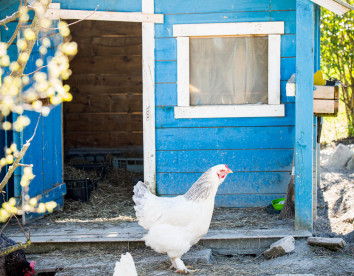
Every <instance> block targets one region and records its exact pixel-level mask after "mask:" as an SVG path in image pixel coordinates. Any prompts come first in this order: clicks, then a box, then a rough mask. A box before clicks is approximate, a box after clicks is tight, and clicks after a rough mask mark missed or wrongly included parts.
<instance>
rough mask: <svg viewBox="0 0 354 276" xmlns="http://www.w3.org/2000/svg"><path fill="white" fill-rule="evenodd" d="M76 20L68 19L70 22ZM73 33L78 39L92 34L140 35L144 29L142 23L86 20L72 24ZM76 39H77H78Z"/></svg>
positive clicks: (108, 35) (109, 35) (102, 35)
mask: <svg viewBox="0 0 354 276" xmlns="http://www.w3.org/2000/svg"><path fill="white" fill-rule="evenodd" d="M72 22H75V20H68V23H72ZM70 32H71V35H72V36H74V37H75V39H76V40H81V39H87V38H88V37H92V36H101V37H112V36H122V37H123V36H140V37H141V35H142V33H141V32H142V29H141V24H140V23H132V22H113V21H94V20H84V21H82V22H80V24H74V25H71V26H70ZM76 40H75V41H76Z"/></svg>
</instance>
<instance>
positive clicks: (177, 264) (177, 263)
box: [171, 258, 197, 274]
mask: <svg viewBox="0 0 354 276" xmlns="http://www.w3.org/2000/svg"><path fill="white" fill-rule="evenodd" d="M171 261H172V265H171V268H175V269H176V270H175V272H176V273H184V274H188V273H190V272H195V271H197V270H190V269H188V268H187V267H186V266H185V265H184V263H183V261H182V260H181V259H180V258H171Z"/></svg>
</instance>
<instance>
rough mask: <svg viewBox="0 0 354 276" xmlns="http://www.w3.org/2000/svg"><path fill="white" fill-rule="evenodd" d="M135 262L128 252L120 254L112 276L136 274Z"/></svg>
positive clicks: (135, 275) (134, 275) (132, 275)
mask: <svg viewBox="0 0 354 276" xmlns="http://www.w3.org/2000/svg"><path fill="white" fill-rule="evenodd" d="M137 275H138V274H137V272H136V268H135V263H134V260H133V257H132V255H130V253H129V252H127V253H126V254H122V255H121V257H120V261H119V262H116V266H115V267H114V273H113V276H137Z"/></svg>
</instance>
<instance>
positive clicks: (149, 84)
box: [142, 0, 156, 194]
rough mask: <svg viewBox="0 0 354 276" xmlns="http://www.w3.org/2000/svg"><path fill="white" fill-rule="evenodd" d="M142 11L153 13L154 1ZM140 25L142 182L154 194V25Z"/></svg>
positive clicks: (146, 4) (146, 2)
mask: <svg viewBox="0 0 354 276" xmlns="http://www.w3.org/2000/svg"><path fill="white" fill-rule="evenodd" d="M142 11H143V12H145V13H154V12H155V11H154V0H144V1H142ZM142 25H143V26H142V27H143V28H142V29H143V133H144V137H143V141H144V182H145V184H146V185H147V186H148V188H149V189H150V191H151V192H153V193H154V194H156V145H155V139H156V138H155V24H154V23H148V22H144V23H143V24H142Z"/></svg>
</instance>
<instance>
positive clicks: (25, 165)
mask: <svg viewBox="0 0 354 276" xmlns="http://www.w3.org/2000/svg"><path fill="white" fill-rule="evenodd" d="M18 165H19V166H20V167H30V168H32V167H33V164H20V163H19V164H18Z"/></svg>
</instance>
